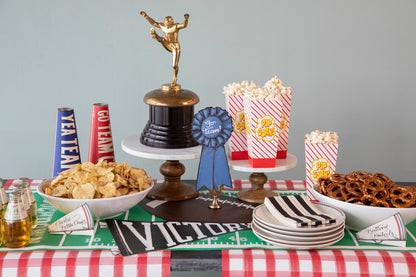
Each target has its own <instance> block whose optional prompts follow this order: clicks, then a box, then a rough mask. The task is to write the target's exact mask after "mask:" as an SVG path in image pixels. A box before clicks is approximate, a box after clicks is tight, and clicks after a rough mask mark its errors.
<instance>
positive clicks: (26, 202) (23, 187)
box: [11, 182, 32, 233]
mask: <svg viewBox="0 0 416 277" xmlns="http://www.w3.org/2000/svg"><path fill="white" fill-rule="evenodd" d="M11 189H12V190H13V191H17V192H20V193H21V198H22V204H23V208H24V209H25V210H26V213H27V215H28V216H29V221H28V224H29V225H28V226H27V228H28V230H29V233H32V212H31V210H30V203H29V202H30V200H29V197H28V195H27V192H26V185H25V184H23V183H21V182H18V183H16V184H12V186H11Z"/></svg>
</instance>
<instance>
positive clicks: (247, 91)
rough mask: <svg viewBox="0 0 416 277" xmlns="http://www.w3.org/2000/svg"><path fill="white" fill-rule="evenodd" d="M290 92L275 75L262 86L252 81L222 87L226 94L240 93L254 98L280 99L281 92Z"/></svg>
mask: <svg viewBox="0 0 416 277" xmlns="http://www.w3.org/2000/svg"><path fill="white" fill-rule="evenodd" d="M291 92H292V89H291V88H290V87H284V86H282V81H281V80H279V78H277V76H275V77H273V78H272V79H271V80H269V81H267V82H266V83H265V84H264V86H263V87H261V86H257V85H256V84H254V82H253V81H251V82H248V81H243V82H241V83H231V84H228V86H226V87H224V92H223V93H224V94H226V95H242V96H245V97H247V98H250V99H254V100H281V98H282V94H288V93H291Z"/></svg>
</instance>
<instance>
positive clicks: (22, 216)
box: [3, 190, 31, 248]
mask: <svg viewBox="0 0 416 277" xmlns="http://www.w3.org/2000/svg"><path fill="white" fill-rule="evenodd" d="M9 197H10V199H9V204H8V205H7V209H6V212H5V214H4V220H3V228H4V233H3V242H4V245H5V246H6V247H9V248H19V247H25V246H27V245H28V244H29V241H30V230H29V226H31V223H30V221H31V220H30V219H29V215H28V214H27V211H26V209H25V207H24V206H23V201H22V192H21V191H19V190H14V191H12V192H10V193H9Z"/></svg>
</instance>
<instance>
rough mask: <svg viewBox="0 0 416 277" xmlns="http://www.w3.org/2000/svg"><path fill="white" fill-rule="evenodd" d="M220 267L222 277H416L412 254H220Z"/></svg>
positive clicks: (415, 258)
mask: <svg viewBox="0 0 416 277" xmlns="http://www.w3.org/2000/svg"><path fill="white" fill-rule="evenodd" d="M222 267H223V269H222V276H224V277H227V276H289V275H290V276H325V277H330V276H371V277H373V276H416V253H413V252H395V251H362V250H309V251H295V250H262V249H246V250H222ZM247 273H249V274H247Z"/></svg>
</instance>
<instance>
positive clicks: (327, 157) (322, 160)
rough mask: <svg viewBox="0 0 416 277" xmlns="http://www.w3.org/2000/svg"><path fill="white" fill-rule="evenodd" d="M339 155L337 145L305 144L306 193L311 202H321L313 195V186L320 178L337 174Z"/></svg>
mask: <svg viewBox="0 0 416 277" xmlns="http://www.w3.org/2000/svg"><path fill="white" fill-rule="evenodd" d="M337 155H338V144H337V143H310V142H305V164H306V191H307V196H308V199H309V200H310V201H314V202H319V201H318V200H317V199H316V198H315V196H314V194H313V185H314V184H316V183H317V181H318V179H319V178H321V177H323V178H327V177H329V176H331V175H332V174H333V173H335V169H336V163H337Z"/></svg>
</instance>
